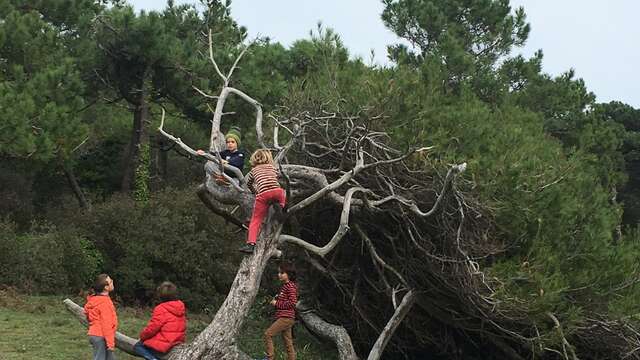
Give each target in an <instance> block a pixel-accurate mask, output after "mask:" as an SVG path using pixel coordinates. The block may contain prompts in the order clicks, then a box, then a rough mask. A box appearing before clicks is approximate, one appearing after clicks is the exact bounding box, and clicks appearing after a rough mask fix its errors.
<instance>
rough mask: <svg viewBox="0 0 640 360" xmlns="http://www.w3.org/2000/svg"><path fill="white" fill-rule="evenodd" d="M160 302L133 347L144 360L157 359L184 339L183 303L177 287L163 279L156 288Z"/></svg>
mask: <svg viewBox="0 0 640 360" xmlns="http://www.w3.org/2000/svg"><path fill="white" fill-rule="evenodd" d="M156 295H157V296H158V298H159V299H160V304H158V306H156V307H155V308H154V309H153V314H152V315H151V320H149V323H148V324H147V327H145V328H144V329H143V330H142V332H140V341H138V342H137V343H136V345H135V346H134V347H133V348H134V349H135V350H136V352H137V353H138V354H139V355H140V356H142V357H143V358H145V359H146V360H158V357H159V356H161V355H162V354H164V353H167V352H169V351H170V350H171V348H173V347H174V346H176V345H177V344H181V343H183V342H184V341H185V335H184V334H185V331H186V330H187V318H186V311H185V306H184V303H183V302H182V301H180V300H178V287H177V286H176V285H175V284H174V283H172V282H170V281H165V282H163V283H162V284H160V286H158V289H157V290H156Z"/></svg>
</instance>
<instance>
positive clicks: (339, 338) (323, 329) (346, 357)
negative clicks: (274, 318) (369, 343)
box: [296, 301, 358, 360]
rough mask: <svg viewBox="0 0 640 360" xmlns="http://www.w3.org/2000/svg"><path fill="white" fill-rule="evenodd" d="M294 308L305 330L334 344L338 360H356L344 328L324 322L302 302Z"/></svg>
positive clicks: (356, 357) (356, 356)
mask: <svg viewBox="0 0 640 360" xmlns="http://www.w3.org/2000/svg"><path fill="white" fill-rule="evenodd" d="M296 308H297V310H298V316H299V317H300V320H302V322H303V323H304V325H305V327H306V328H307V329H309V330H310V331H311V332H313V333H314V334H316V335H318V336H320V337H322V338H325V339H328V340H331V341H333V342H334V343H335V345H336V348H337V349H338V358H339V359H340V360H358V355H356V351H355V350H354V348H353V344H352V343H351V337H350V336H349V333H347V330H345V328H343V327H342V326H338V325H333V324H329V323H328V322H326V321H324V320H323V319H322V318H321V317H320V316H318V315H317V314H316V313H315V312H313V310H311V309H309V308H308V307H307V306H306V305H305V303H304V302H303V301H299V302H298V304H297V306H296Z"/></svg>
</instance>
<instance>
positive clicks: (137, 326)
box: [0, 291, 337, 360]
mask: <svg viewBox="0 0 640 360" xmlns="http://www.w3.org/2000/svg"><path fill="white" fill-rule="evenodd" d="M65 297H66V296H26V295H18V294H15V293H13V292H7V291H0V360H18V359H19V360H27V359H28V360H75V359H79V360H80V359H82V360H85V359H88V358H90V354H91V346H90V345H89V342H88V340H87V337H86V330H85V328H84V327H83V326H82V325H81V324H80V323H79V322H78V321H77V320H76V319H75V317H73V316H72V315H71V314H70V313H68V312H67V311H66V309H65V307H64V305H63V304H62V300H63V299H64V298H65ZM73 300H74V301H76V302H77V303H78V304H81V305H82V304H84V302H83V301H82V300H81V299H77V298H76V299H73ZM117 311H118V321H119V328H118V330H119V331H120V332H122V333H124V334H127V335H129V336H134V337H135V336H136V335H137V334H138V333H139V332H140V330H141V329H142V328H143V327H144V326H145V325H146V323H147V321H148V319H149V316H150V315H151V309H149V308H143V309H139V308H127V307H118V309H117ZM188 319H189V323H188V330H187V340H193V339H194V338H195V336H196V335H197V334H198V333H199V332H200V331H201V330H202V329H204V328H205V327H206V326H207V324H208V323H209V321H210V320H211V318H210V317H209V316H207V315H201V314H191V313H190V314H189V316H188ZM270 322H271V319H269V318H268V317H267V316H266V315H264V314H262V309H261V308H260V307H256V308H254V309H253V310H252V311H251V312H250V314H249V316H248V318H247V319H246V322H245V327H244V329H243V331H242V332H241V334H243V336H242V338H241V339H240V340H239V343H240V348H241V349H243V350H244V351H245V352H246V353H247V354H249V355H250V356H254V357H257V358H259V357H261V356H262V354H263V352H264V346H263V344H262V333H263V331H264V330H265V329H266V328H267V327H268V326H269V325H270ZM294 336H295V340H294V342H295V346H296V351H297V353H298V356H297V358H298V360H320V359H323V360H330V359H336V358H337V357H336V351H335V349H334V348H333V347H332V346H329V345H326V344H321V343H319V342H318V341H317V340H316V339H315V338H314V337H313V336H311V335H310V334H309V333H308V332H307V331H306V330H305V329H304V327H303V326H301V325H296V327H295V331H294ZM274 340H275V345H276V351H277V354H276V359H279V360H281V359H286V356H285V354H284V353H283V352H282V350H283V349H284V348H283V344H282V341H281V339H280V338H276V339H274ZM116 356H117V358H118V360H131V359H138V360H139V359H140V358H137V357H133V356H130V355H128V354H126V353H124V352H122V351H120V350H116Z"/></svg>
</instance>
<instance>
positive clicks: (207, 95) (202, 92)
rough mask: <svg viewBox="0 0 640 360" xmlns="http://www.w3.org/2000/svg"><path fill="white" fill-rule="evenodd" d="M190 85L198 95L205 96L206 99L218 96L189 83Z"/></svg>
mask: <svg viewBox="0 0 640 360" xmlns="http://www.w3.org/2000/svg"><path fill="white" fill-rule="evenodd" d="M191 87H192V88H193V90H195V91H197V92H198V93H199V94H200V95H202V96H204V97H206V98H207V99H217V98H218V96H214V95H209V94H207V93H206V92H204V91H202V90H200V89H198V88H197V87H196V86H195V85H191Z"/></svg>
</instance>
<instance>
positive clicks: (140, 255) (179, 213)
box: [74, 189, 241, 309]
mask: <svg viewBox="0 0 640 360" xmlns="http://www.w3.org/2000/svg"><path fill="white" fill-rule="evenodd" d="M74 221H77V224H78V226H80V227H82V232H83V234H85V236H86V237H87V238H88V239H89V240H90V241H91V242H92V243H93V244H95V246H96V248H97V249H98V250H99V251H100V253H101V254H102V256H103V258H104V265H103V268H102V270H103V271H104V272H107V273H109V274H110V275H111V276H112V277H113V278H114V279H115V280H116V284H117V287H118V295H119V296H121V297H122V298H123V299H124V300H126V301H140V300H142V301H146V300H149V299H150V298H151V297H152V295H153V291H154V290H155V287H156V286H157V284H158V283H160V282H162V281H164V280H170V281H173V282H175V283H176V284H177V285H178V286H179V287H180V288H181V289H182V295H183V298H184V299H185V301H187V302H188V304H189V305H190V307H191V308H192V309H202V308H204V307H205V306H209V305H210V304H211V302H212V299H213V301H214V303H215V302H216V301H219V300H220V297H221V296H223V295H224V294H225V293H226V290H227V289H228V287H229V286H230V284H231V281H232V280H233V276H234V275H235V271H234V269H235V266H234V265H233V264H234V263H235V262H236V261H239V255H236V253H237V251H235V248H236V247H237V246H238V244H240V243H241V240H240V239H239V237H240V236H241V235H238V234H233V233H231V232H230V230H229V229H228V228H227V227H226V226H225V224H224V222H222V221H220V220H219V219H218V218H217V217H214V216H212V215H211V214H210V213H209V212H208V211H207V210H206V208H205V207H204V206H202V204H201V203H200V202H199V200H198V198H197V196H196V195H195V194H194V193H193V191H192V190H173V189H167V190H163V191H160V192H157V193H155V194H154V195H153V196H151V197H150V198H149V200H148V202H147V203H143V204H140V203H137V202H136V201H135V200H133V199H131V198H129V197H127V196H122V195H114V196H113V197H112V198H111V199H110V200H108V201H106V202H104V203H102V204H99V205H96V206H95V207H94V209H93V211H92V212H91V213H87V214H84V215H83V216H81V217H78V218H77V219H75V220H74Z"/></svg>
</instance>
